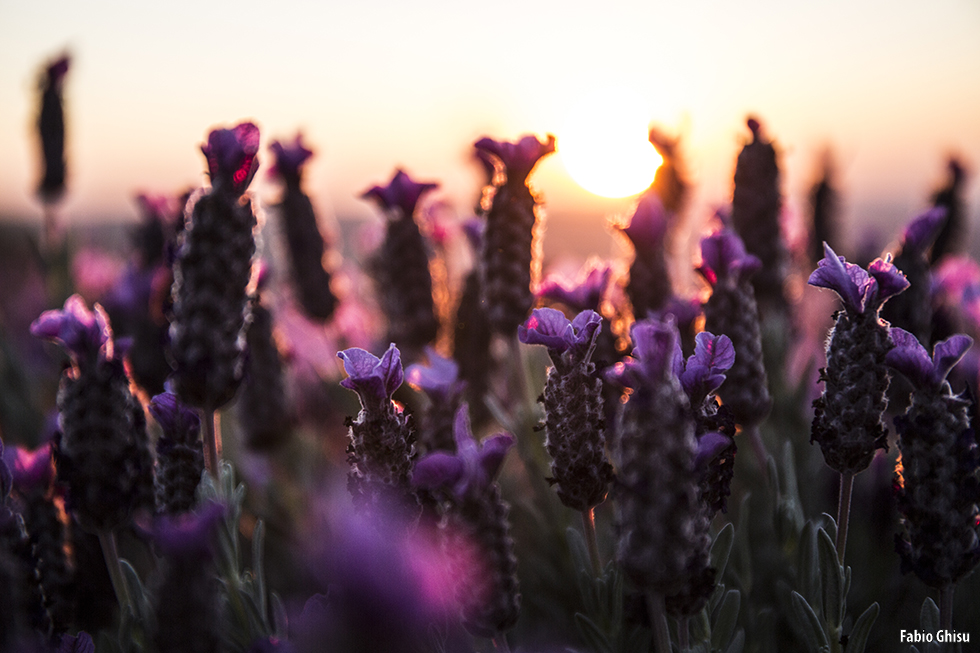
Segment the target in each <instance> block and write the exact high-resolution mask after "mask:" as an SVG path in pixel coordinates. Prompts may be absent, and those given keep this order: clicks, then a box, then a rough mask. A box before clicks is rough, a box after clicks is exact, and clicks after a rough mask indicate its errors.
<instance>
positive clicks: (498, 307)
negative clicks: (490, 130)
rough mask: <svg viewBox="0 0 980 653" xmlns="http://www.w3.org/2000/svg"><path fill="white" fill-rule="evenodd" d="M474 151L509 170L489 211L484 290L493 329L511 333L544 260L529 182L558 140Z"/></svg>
mask: <svg viewBox="0 0 980 653" xmlns="http://www.w3.org/2000/svg"><path fill="white" fill-rule="evenodd" d="M475 147H476V149H477V150H478V151H482V152H485V153H487V154H489V155H491V156H492V157H493V158H495V159H496V163H497V164H499V167H500V168H503V169H504V170H505V180H504V181H503V183H501V184H500V185H498V186H497V187H496V189H495V191H494V193H493V200H492V204H491V206H490V208H489V210H488V212H487V228H486V232H485V234H484V238H483V250H482V252H481V255H480V266H481V267H480V273H481V275H482V276H481V283H480V288H481V292H482V298H483V303H484V304H485V306H486V311H487V319H488V320H489V322H490V326H491V329H492V330H493V332H495V333H501V334H505V335H511V334H513V332H514V329H516V328H517V326H518V325H519V324H521V323H522V322H523V321H524V319H525V318H526V317H527V314H528V311H530V310H531V307H532V306H534V295H533V294H532V292H531V284H532V283H533V282H534V280H535V277H536V276H537V271H536V266H537V265H538V259H539V258H540V257H538V256H536V254H535V252H536V247H535V244H536V242H537V241H536V236H535V231H536V230H535V225H536V223H537V216H536V214H535V207H536V202H535V198H534V197H533V196H532V194H531V190H530V188H529V187H528V181H527V178H528V176H529V175H530V174H531V171H532V170H533V169H534V166H535V165H537V162H538V161H539V160H540V159H541V158H542V157H544V156H545V155H547V154H550V153H552V152H554V151H555V137H554V136H550V135H549V136H548V139H547V140H546V141H545V142H541V141H539V140H538V139H537V138H536V137H535V136H524V137H523V138H521V139H520V140H519V141H517V142H516V143H508V142H501V141H495V140H492V139H490V138H483V139H481V140H479V141H477V142H476V144H475Z"/></svg>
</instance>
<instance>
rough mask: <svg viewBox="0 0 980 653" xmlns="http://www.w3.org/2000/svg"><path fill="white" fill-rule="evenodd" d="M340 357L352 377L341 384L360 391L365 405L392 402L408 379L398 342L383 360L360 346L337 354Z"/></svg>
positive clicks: (392, 344)
mask: <svg viewBox="0 0 980 653" xmlns="http://www.w3.org/2000/svg"><path fill="white" fill-rule="evenodd" d="M337 358H339V359H341V360H342V361H344V371H345V372H347V375H348V376H347V378H346V379H343V380H342V381H341V382H340V385H342V386H343V387H345V388H347V389H348V390H353V391H354V392H356V393H357V395H358V397H360V398H361V401H362V403H364V402H370V401H372V400H375V401H386V400H389V399H391V395H392V394H394V392H395V390H397V389H398V388H399V387H400V386H401V384H402V381H404V379H405V373H404V371H403V370H402V359H401V352H399V351H398V347H396V346H395V343H391V345H389V347H388V350H387V351H386V352H385V353H384V355H382V356H381V358H378V357H377V356H375V355H374V354H372V353H371V352H368V351H364V350H363V349H360V348H358V347H354V348H352V349H345V350H344V351H341V352H337Z"/></svg>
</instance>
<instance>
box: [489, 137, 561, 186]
mask: <svg viewBox="0 0 980 653" xmlns="http://www.w3.org/2000/svg"><path fill="white" fill-rule="evenodd" d="M474 147H475V148H476V149H477V150H478V151H482V152H486V153H488V154H492V155H493V156H495V157H497V158H498V159H499V160H500V162H501V163H503V164H504V167H505V168H506V169H507V181H508V183H518V182H523V181H525V180H526V179H527V177H528V175H530V174H531V171H532V170H533V169H534V166H535V165H537V162H538V161H539V160H540V159H541V158H542V157H544V156H545V155H547V154H551V153H552V152H554V151H555V137H554V136H552V135H551V134H548V138H547V140H545V141H544V142H541V141H539V140H538V139H537V137H536V136H530V135H529V136H524V137H523V138H522V139H521V140H519V141H517V142H516V143H509V142H506V141H495V140H493V139H491V138H481V139H480V140H478V141H477V142H476V143H475V144H474Z"/></svg>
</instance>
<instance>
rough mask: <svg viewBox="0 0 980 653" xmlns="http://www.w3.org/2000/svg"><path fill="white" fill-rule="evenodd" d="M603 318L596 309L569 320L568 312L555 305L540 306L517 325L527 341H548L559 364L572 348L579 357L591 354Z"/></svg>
mask: <svg viewBox="0 0 980 653" xmlns="http://www.w3.org/2000/svg"><path fill="white" fill-rule="evenodd" d="M601 325H602V318H601V317H600V316H599V314H598V313H596V312H595V311H582V312H581V313H579V314H578V315H576V316H575V319H574V320H573V321H571V322H570V321H569V320H568V318H567V317H565V315H564V313H562V312H561V311H558V310H555V309H553V308H536V309H534V311H532V313H531V317H529V318H528V319H527V321H526V322H525V323H524V324H522V325H520V326H518V327H517V338H518V340H520V341H521V342H523V343H524V344H526V345H544V346H545V347H547V348H548V353H549V355H551V359H552V361H553V362H555V364H556V365H561V357H562V354H564V353H565V352H567V351H572V352H573V354H572V355H573V356H575V357H576V358H588V357H589V356H591V353H592V349H593V348H594V347H595V339H596V336H597V334H598V333H599V327H600V326H601Z"/></svg>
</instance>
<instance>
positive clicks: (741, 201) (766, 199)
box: [732, 118, 788, 351]
mask: <svg viewBox="0 0 980 653" xmlns="http://www.w3.org/2000/svg"><path fill="white" fill-rule="evenodd" d="M747 125H748V127H749V130H750V131H751V132H752V140H751V141H749V142H748V143H747V144H746V145H745V147H743V148H742V151H741V153H740V154H739V155H738V164H737V165H736V167H735V193H734V195H733V197H732V226H734V227H735V231H737V232H738V235H739V236H741V237H742V240H743V241H745V247H746V249H747V250H748V252H749V253H750V254H752V255H753V256H755V257H757V258H758V259H759V261H760V263H761V265H762V274H759V275H758V276H756V277H755V278H753V280H752V285H753V286H754V287H755V295H756V297H757V298H758V299H759V301H760V302H761V303H762V304H764V305H765V306H767V307H773V308H777V309H782V308H785V305H786V298H785V296H784V294H783V284H784V283H785V280H786V270H787V264H788V256H787V252H786V244H785V242H784V239H783V233H782V227H781V225H780V222H779V213H780V208H781V205H782V198H781V197H780V192H779V166H778V165H777V163H776V150H775V148H774V147H773V146H772V143H771V142H769V141H768V140H765V139H764V138H763V136H762V127H761V125H760V124H759V121H758V120H756V119H755V118H749V119H748V120H747ZM736 348H737V347H736ZM739 351H741V350H739Z"/></svg>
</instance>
